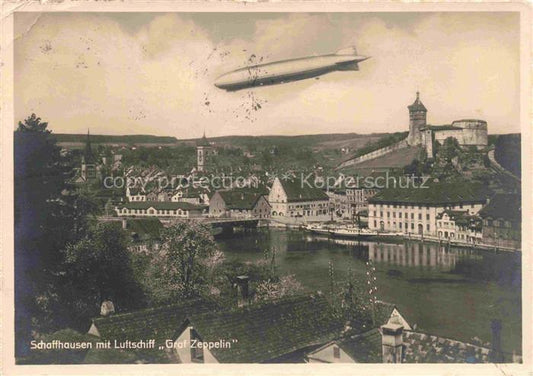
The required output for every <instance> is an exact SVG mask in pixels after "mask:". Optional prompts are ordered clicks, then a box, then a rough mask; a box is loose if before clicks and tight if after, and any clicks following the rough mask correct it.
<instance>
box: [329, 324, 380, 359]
mask: <svg viewBox="0 0 533 376" xmlns="http://www.w3.org/2000/svg"><path fill="white" fill-rule="evenodd" d="M337 345H338V346H339V347H340V348H341V349H343V350H344V351H345V352H346V354H348V355H349V356H350V357H351V358H352V359H353V360H355V361H356V362H357V363H382V360H383V355H382V350H381V333H380V331H379V329H378V328H374V329H371V330H369V331H367V332H365V333H361V334H358V335H356V336H354V337H351V338H348V339H344V340H342V341H337Z"/></svg>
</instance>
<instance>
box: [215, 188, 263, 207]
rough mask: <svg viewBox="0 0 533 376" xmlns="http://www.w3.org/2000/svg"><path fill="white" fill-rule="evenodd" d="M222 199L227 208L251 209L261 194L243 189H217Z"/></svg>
mask: <svg viewBox="0 0 533 376" xmlns="http://www.w3.org/2000/svg"><path fill="white" fill-rule="evenodd" d="M217 192H218V194H219V195H220V196H221V197H222V199H223V200H224V203H225V204H226V208H227V209H233V210H252V209H253V208H254V206H255V204H256V203H257V201H258V200H259V198H261V196H262V194H260V193H257V192H252V191H247V190H244V189H238V190H237V189H234V190H230V191H217Z"/></svg>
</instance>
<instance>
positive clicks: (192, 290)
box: [147, 222, 220, 304]
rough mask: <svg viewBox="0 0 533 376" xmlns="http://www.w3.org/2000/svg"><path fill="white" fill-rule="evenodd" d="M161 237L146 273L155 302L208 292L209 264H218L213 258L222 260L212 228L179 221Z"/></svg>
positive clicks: (197, 223) (171, 300)
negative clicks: (159, 244)
mask: <svg viewBox="0 0 533 376" xmlns="http://www.w3.org/2000/svg"><path fill="white" fill-rule="evenodd" d="M161 238H162V241H161V246H160V247H159V249H157V250H156V251H155V254H154V256H153V258H152V261H151V265H150V266H149V268H148V273H147V274H148V276H147V284H148V290H149V291H150V294H151V299H152V300H153V302H155V303H159V304H161V303H170V302H173V301H175V300H176V299H182V298H189V297H193V296H199V295H200V294H201V293H203V292H205V291H206V290H207V288H208V284H209V274H210V273H209V272H210V267H211V268H212V267H213V263H214V264H217V263H216V262H213V257H215V258H219V259H220V256H219V255H218V252H217V251H218V246H217V244H216V242H215V240H214V239H213V236H212V235H211V229H210V227H209V226H208V225H205V224H202V223H199V222H176V223H175V224H174V225H172V226H170V227H168V228H166V229H164V230H163V231H162V234H161ZM217 255H218V256H217Z"/></svg>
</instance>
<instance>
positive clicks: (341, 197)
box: [326, 188, 354, 220]
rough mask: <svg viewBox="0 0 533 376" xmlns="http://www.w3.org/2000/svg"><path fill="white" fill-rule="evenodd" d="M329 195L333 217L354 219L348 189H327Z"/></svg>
mask: <svg viewBox="0 0 533 376" xmlns="http://www.w3.org/2000/svg"><path fill="white" fill-rule="evenodd" d="M326 194H327V195H328V197H329V203H330V211H331V212H332V217H333V219H334V220H335V219H339V220H347V219H353V217H354V216H353V214H352V207H351V205H350V203H349V201H348V195H347V190H346V189H343V188H338V189H333V190H330V191H327V192H326Z"/></svg>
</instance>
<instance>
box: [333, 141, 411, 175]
mask: <svg viewBox="0 0 533 376" xmlns="http://www.w3.org/2000/svg"><path fill="white" fill-rule="evenodd" d="M408 146H409V144H408V143H407V139H405V140H402V141H400V142H397V143H395V144H392V145H389V146H386V147H384V148H381V149H378V150H374V151H372V152H370V153H368V154H365V155H361V156H360V157H356V158H353V159H349V160H347V161H344V162H342V163H341V164H340V165H339V167H338V168H344V167H348V166H354V165H357V164H359V163H362V162H365V161H368V160H371V159H376V158H378V157H381V156H383V155H385V154H389V153H391V152H393V151H395V150H399V149H403V148H406V147H408Z"/></svg>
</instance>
